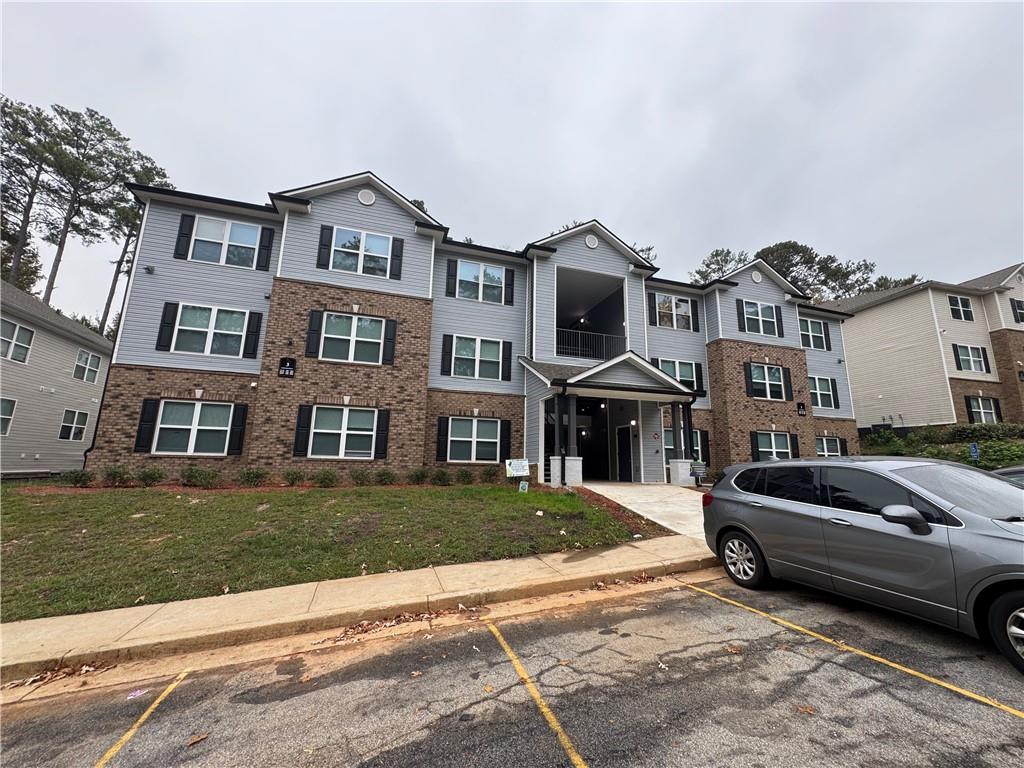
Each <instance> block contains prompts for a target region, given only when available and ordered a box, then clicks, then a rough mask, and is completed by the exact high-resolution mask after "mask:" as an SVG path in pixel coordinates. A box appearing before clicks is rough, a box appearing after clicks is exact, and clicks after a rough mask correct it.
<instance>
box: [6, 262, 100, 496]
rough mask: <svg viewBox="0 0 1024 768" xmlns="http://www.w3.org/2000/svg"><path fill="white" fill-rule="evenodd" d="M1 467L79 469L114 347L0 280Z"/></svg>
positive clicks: (11, 470)
mask: <svg viewBox="0 0 1024 768" xmlns="http://www.w3.org/2000/svg"><path fill="white" fill-rule="evenodd" d="M0 317H2V319H0V325H2V330H0V358H2V360H0V472H2V473H3V475H5V476H12V475H37V474H46V473H51V472H63V471H65V470H69V469H81V467H82V463H83V460H84V458H83V457H84V452H85V449H86V448H87V447H88V446H89V445H90V443H91V442H92V437H93V432H94V431H95V429H96V417H97V415H98V414H99V410H100V401H101V400H102V398H103V383H104V381H105V380H106V377H107V368H108V366H109V363H110V353H111V349H112V347H113V345H112V344H111V343H110V342H109V341H108V340H107V339H105V338H103V337H102V336H100V335H99V334H98V333H94V332H93V331H90V330H89V329H88V328H86V327H85V326H84V325H82V324H81V323H79V322H77V321H76V320H72V319H71V318H70V317H65V316H64V315H62V314H60V313H59V312H56V311H54V310H53V309H51V308H50V307H48V306H47V305H46V304H44V303H43V302H41V301H40V300H39V299H37V298H35V297H34V296H30V295H29V294H27V293H25V292H24V291H20V290H18V289H17V288H15V287H14V286H12V285H11V284H10V283H7V282H5V281H4V282H0Z"/></svg>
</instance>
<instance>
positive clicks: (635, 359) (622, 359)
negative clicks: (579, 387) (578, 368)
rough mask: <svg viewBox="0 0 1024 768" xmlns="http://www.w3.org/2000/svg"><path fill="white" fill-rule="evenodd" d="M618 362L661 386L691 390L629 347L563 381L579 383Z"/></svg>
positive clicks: (687, 392) (682, 390)
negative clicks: (638, 371)
mask: <svg viewBox="0 0 1024 768" xmlns="http://www.w3.org/2000/svg"><path fill="white" fill-rule="evenodd" d="M620 363H627V364H629V365H632V366H633V367H635V368H638V369H639V370H641V371H643V372H644V373H646V374H647V375H648V376H650V377H651V378H653V379H655V380H656V381H658V382H659V383H661V384H662V385H663V386H665V387H668V388H670V389H678V390H679V391H680V392H682V393H684V394H691V393H692V392H693V390H692V389H690V388H689V387H688V386H686V385H685V384H683V383H682V382H681V381H679V380H678V379H675V378H673V377H672V376H669V375H668V374H667V373H665V372H664V371H663V370H661V368H657V367H655V366H654V365H653V364H652V363H651V362H650V361H649V360H645V359H644V358H642V357H640V355H638V354H637V353H636V352H634V351H633V350H631V349H627V350H626V351H625V352H623V353H622V354H621V355H619V356H618V357H613V358H612V359H610V360H605V361H604V362H603V363H598V364H597V365H595V366H593V367H592V368H588V369H587V370H585V371H583V372H581V373H577V374H576V375H575V376H571V377H569V378H567V379H566V380H565V382H566V384H579V383H580V382H583V381H586V380H587V379H589V378H590V377H591V376H593V375H594V374H597V373H600V372H601V371H604V370H607V369H608V368H613V367H615V366H616V365H619V364H620Z"/></svg>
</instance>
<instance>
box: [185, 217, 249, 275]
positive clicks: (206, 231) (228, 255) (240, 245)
mask: <svg viewBox="0 0 1024 768" xmlns="http://www.w3.org/2000/svg"><path fill="white" fill-rule="evenodd" d="M259 242H260V228H259V226H258V225H256V224H244V223H242V222H240V221H229V220H227V219H212V218H209V217H208V216H197V217H196V227H195V231H194V232H193V233H192V248H191V251H190V253H189V259H191V260H192V261H205V262H207V263H208V264H225V265H227V266H229V267H243V268H244V269H253V268H254V267H255V266H256V247H257V246H258V245H259Z"/></svg>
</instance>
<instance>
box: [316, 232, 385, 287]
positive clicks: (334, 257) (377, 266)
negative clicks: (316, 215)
mask: <svg viewBox="0 0 1024 768" xmlns="http://www.w3.org/2000/svg"><path fill="white" fill-rule="evenodd" d="M390 262H391V236H390V235H378V234H375V233H373V232H363V231H362V230H359V229H349V228H347V227H335V228H334V249H333V251H332V253H331V269H335V270H338V271H340V272H356V273H358V274H361V275H369V276H370V277H387V276H388V268H389V265H390Z"/></svg>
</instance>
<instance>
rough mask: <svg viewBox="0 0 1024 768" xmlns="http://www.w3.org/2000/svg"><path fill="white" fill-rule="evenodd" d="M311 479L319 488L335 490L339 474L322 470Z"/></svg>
mask: <svg viewBox="0 0 1024 768" xmlns="http://www.w3.org/2000/svg"><path fill="white" fill-rule="evenodd" d="M311 479H312V480H313V485H315V486H316V487H317V488H333V487H334V486H336V485H337V484H338V473H337V472H335V471H334V470H333V469H321V470H320V471H319V472H315V473H314V474H313V477H312V478H311Z"/></svg>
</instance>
